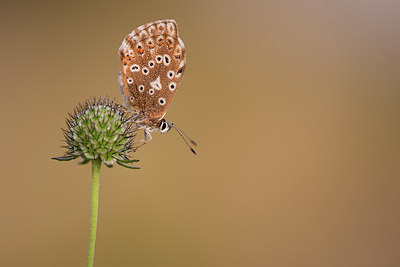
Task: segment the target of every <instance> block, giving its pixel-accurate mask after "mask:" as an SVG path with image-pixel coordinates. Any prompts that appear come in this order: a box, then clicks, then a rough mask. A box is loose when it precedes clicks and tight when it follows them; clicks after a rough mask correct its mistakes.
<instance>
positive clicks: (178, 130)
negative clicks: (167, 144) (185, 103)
mask: <svg viewBox="0 0 400 267" xmlns="http://www.w3.org/2000/svg"><path fill="white" fill-rule="evenodd" d="M170 125H171V127H172V128H174V129H175V131H177V132H178V134H179V135H180V136H181V137H182V139H183V141H185V143H186V145H187V146H188V147H189V148H190V151H192V152H193V154H195V155H197V154H196V151H194V149H193V148H192V147H191V146H190V144H189V143H188V141H186V139H185V137H184V136H183V134H185V133H184V132H183V131H182V130H181V129H179V128H178V127H177V126H176V125H175V124H174V123H171V124H170ZM181 132H182V133H183V134H182V133H181ZM185 136H186V137H187V139H189V141H190V142H191V143H192V144H194V145H195V146H196V145H197V144H196V142H194V141H193V140H191V139H190V138H189V137H188V136H187V135H186V134H185Z"/></svg>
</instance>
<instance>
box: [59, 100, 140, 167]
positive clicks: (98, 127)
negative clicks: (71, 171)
mask: <svg viewBox="0 0 400 267" xmlns="http://www.w3.org/2000/svg"><path fill="white" fill-rule="evenodd" d="M66 122H67V127H68V128H67V129H63V131H64V137H65V139H66V143H67V145H66V146H63V147H64V148H66V149H68V151H67V152H66V153H65V155H64V156H63V157H58V158H53V159H56V160H60V161H68V160H72V159H76V158H78V157H80V158H82V159H83V162H82V163H87V162H89V161H90V160H95V159H100V160H101V161H102V162H104V164H105V165H106V166H107V167H112V166H113V165H114V163H115V162H116V163H118V164H119V165H121V166H124V167H128V168H134V169H137V168H138V167H132V166H127V165H125V164H124V163H132V162H137V161H138V160H131V159H130V155H129V154H130V153H131V152H134V150H135V149H134V147H133V141H134V138H135V137H136V134H135V131H136V128H135V124H134V123H133V122H132V120H131V118H130V116H129V113H128V112H127V110H126V109H125V108H124V107H123V106H121V105H119V104H117V103H116V102H115V101H114V99H112V100H110V99H109V98H99V99H90V100H87V101H85V103H84V104H79V105H78V106H77V107H76V108H75V109H74V112H73V114H69V118H68V119H67V121H66Z"/></svg>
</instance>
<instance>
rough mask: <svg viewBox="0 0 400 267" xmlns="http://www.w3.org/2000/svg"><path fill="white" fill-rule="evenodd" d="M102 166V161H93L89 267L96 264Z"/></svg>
mask: <svg viewBox="0 0 400 267" xmlns="http://www.w3.org/2000/svg"><path fill="white" fill-rule="evenodd" d="M100 166H101V160H100V159H95V160H92V214H91V216H90V233H89V252H88V261H87V266H88V267H92V266H93V262H94V246H95V243H96V230H97V218H98V211H99V177H100Z"/></svg>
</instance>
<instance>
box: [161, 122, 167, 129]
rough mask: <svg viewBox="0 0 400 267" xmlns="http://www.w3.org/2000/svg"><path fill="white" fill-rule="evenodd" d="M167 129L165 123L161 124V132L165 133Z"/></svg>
mask: <svg viewBox="0 0 400 267" xmlns="http://www.w3.org/2000/svg"><path fill="white" fill-rule="evenodd" d="M166 128H167V124H166V123H165V122H164V121H163V122H162V124H161V131H164V130H165V129H166Z"/></svg>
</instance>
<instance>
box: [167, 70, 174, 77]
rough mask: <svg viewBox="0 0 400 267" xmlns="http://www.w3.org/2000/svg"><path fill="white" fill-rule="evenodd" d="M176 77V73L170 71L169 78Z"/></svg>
mask: <svg viewBox="0 0 400 267" xmlns="http://www.w3.org/2000/svg"><path fill="white" fill-rule="evenodd" d="M174 76H175V72H174V71H173V70H170V71H168V78H169V79H172V78H174Z"/></svg>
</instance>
